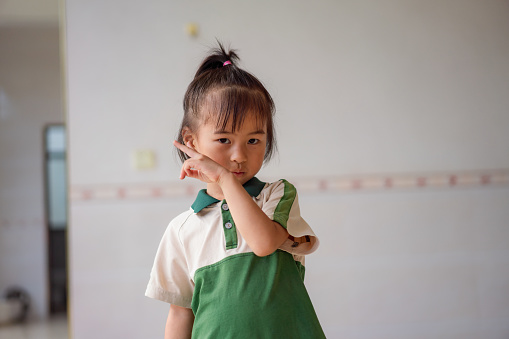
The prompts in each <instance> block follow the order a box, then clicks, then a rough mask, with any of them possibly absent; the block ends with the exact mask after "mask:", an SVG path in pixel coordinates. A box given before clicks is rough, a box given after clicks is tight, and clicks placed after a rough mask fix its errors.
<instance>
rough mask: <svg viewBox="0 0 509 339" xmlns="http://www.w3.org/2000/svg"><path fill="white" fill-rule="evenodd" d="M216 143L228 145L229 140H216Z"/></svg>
mask: <svg viewBox="0 0 509 339" xmlns="http://www.w3.org/2000/svg"><path fill="white" fill-rule="evenodd" d="M218 141H219V142H220V143H221V144H229V143H230V140H228V139H226V138H221V139H218Z"/></svg>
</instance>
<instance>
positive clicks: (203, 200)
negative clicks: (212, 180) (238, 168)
mask: <svg viewBox="0 0 509 339" xmlns="http://www.w3.org/2000/svg"><path fill="white" fill-rule="evenodd" d="M243 186H244V189H245V190H246V191H247V193H249V195H250V196H252V197H257V196H258V195H259V194H260V192H261V191H262V189H263V188H264V187H265V183H264V182H262V181H260V180H258V178H256V177H253V178H251V179H250V180H249V181H248V182H246V183H245V184H244V185H243ZM216 202H219V200H217V199H216V198H213V197H211V196H210V195H208V194H207V190H206V189H202V190H200V191H199V192H198V196H197V197H196V200H195V201H194V203H193V204H192V205H191V208H192V209H193V211H194V213H198V212H200V211H201V210H202V209H204V208H205V207H207V206H210V205H212V204H215V203H216Z"/></svg>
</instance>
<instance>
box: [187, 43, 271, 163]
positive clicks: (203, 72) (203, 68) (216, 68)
mask: <svg viewBox="0 0 509 339" xmlns="http://www.w3.org/2000/svg"><path fill="white" fill-rule="evenodd" d="M217 43H218V47H217V48H214V49H212V50H211V51H210V53H209V55H208V56H207V57H206V58H205V59H204V60H203V62H202V63H201V64H200V67H198V71H196V74H195V76H194V79H193V81H192V82H191V83H190V84H189V86H188V87H187V91H186V94H185V96H184V118H183V119H182V124H181V126H180V131H179V134H178V136H177V140H178V141H179V142H180V143H183V132H184V131H185V130H186V129H188V130H191V131H193V132H196V131H197V130H198V129H199V128H200V125H201V124H203V123H208V122H209V121H213V122H214V123H215V125H216V127H217V128H218V129H225V128H227V126H228V128H231V129H232V130H233V132H234V131H235V130H237V129H238V128H239V127H240V126H242V124H243V122H244V118H245V117H246V116H248V115H251V114H253V115H254V117H255V119H256V120H257V122H258V123H259V124H260V127H262V126H264V127H266V128H267V145H266V149H265V161H268V160H269V159H270V158H271V156H272V154H273V153H274V152H275V150H276V139H275V132H274V123H273V116H274V112H275V107H274V101H273V100H272V97H271V96H270V94H269V92H268V91H267V90H266V89H265V87H264V86H263V84H262V83H261V82H260V81H259V80H258V79H257V78H256V77H255V76H254V75H252V74H251V73H249V72H247V71H245V70H243V69H241V68H239V67H238V66H237V63H238V62H239V60H240V59H239V57H238V55H237V52H236V51H235V50H231V49H230V50H228V51H227V50H226V49H225V48H224V47H223V45H222V44H221V43H220V42H219V41H218V42H217ZM229 126H231V127H229ZM178 154H179V157H180V159H181V160H182V161H185V160H186V159H188V156H187V155H186V154H185V153H184V152H182V151H180V150H178Z"/></svg>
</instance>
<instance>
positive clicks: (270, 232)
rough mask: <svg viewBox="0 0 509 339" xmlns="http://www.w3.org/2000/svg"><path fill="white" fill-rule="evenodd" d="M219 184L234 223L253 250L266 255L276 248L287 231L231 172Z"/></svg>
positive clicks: (285, 236)
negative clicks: (266, 211) (265, 211)
mask: <svg viewBox="0 0 509 339" xmlns="http://www.w3.org/2000/svg"><path fill="white" fill-rule="evenodd" d="M220 186H221V189H222V191H223V195H224V198H225V199H226V201H227V202H228V207H229V210H230V213H231V214H232V217H233V220H235V225H236V227H237V229H238V230H239V232H240V233H241V234H242V237H243V238H244V239H245V240H246V242H247V244H248V245H249V247H251V249H252V250H253V252H254V253H255V254H256V255H258V256H266V255H269V254H272V253H273V252H274V251H275V250H277V249H278V248H279V246H281V244H282V243H283V242H284V241H285V240H286V238H287V237H288V232H287V231H286V230H285V229H284V228H283V227H282V226H281V225H279V224H278V223H276V222H275V221H273V220H271V219H270V218H269V217H268V216H267V215H266V214H265V213H264V212H263V211H262V210H261V209H260V207H259V206H258V205H257V204H256V203H255V202H254V201H253V199H252V198H251V196H250V195H249V194H248V193H247V192H246V190H245V189H244V187H242V185H241V184H240V183H239V181H238V180H237V179H236V178H235V177H234V175H233V174H231V175H227V176H225V177H224V178H221V182H220Z"/></svg>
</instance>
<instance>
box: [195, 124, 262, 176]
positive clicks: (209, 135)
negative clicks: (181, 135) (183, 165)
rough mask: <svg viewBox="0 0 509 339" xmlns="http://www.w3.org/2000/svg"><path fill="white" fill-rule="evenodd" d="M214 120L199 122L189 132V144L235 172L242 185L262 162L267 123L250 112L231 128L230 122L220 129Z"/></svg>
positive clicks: (254, 173) (253, 174) (257, 169)
mask: <svg viewBox="0 0 509 339" xmlns="http://www.w3.org/2000/svg"><path fill="white" fill-rule="evenodd" d="M213 120H214V119H207V122H202V123H201V124H200V126H199V127H198V129H197V131H196V132H195V133H191V134H192V137H191V139H190V141H191V145H192V146H193V148H194V149H195V150H196V151H198V152H199V153H201V154H203V155H206V156H207V157H209V158H210V159H212V160H214V161H215V162H217V163H218V164H220V165H221V166H223V167H224V168H226V169H227V170H229V171H230V172H231V173H233V174H234V175H235V177H236V178H237V180H239V182H240V183H241V184H244V183H246V182H247V181H248V180H250V179H251V178H253V177H254V176H255V175H256V173H258V171H259V170H260V168H261V167H262V165H263V160H264V156H265V146H266V144H267V126H266V124H260V123H259V122H258V121H257V120H256V119H255V117H254V115H253V114H249V115H248V116H247V117H246V118H245V119H244V122H243V124H242V125H241V126H240V127H239V128H237V130H236V131H235V132H233V131H232V124H231V121H230V122H229V123H228V124H227V126H226V128H225V129H224V130H222V129H221V128H220V127H217V126H216V123H215V121H213Z"/></svg>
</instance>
